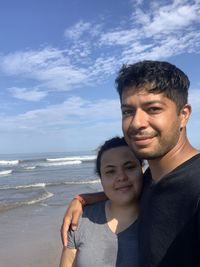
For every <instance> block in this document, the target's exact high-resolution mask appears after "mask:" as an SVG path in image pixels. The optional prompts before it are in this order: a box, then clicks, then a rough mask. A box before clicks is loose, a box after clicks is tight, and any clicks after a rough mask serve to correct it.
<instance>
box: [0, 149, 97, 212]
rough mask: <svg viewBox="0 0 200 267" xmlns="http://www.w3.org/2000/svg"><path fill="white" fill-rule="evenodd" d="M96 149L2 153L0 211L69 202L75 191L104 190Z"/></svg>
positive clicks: (0, 157)
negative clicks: (70, 151) (96, 163)
mask: <svg viewBox="0 0 200 267" xmlns="http://www.w3.org/2000/svg"><path fill="white" fill-rule="evenodd" d="M95 159H96V156H95V155H94V154H93V153H92V152H84V153H83V152H79V153H78V152H77V153H44V154H41V153H40V154H26V155H25V154H24V155H22V154H18V155H0V212H6V211H8V210H12V209H17V208H19V207H23V206H26V207H28V206H33V205H43V206H61V205H66V203H67V200H70V199H71V198H72V197H73V196H74V195H75V194H78V193H81V192H95V191H99V190H101V183H100V180H99V178H98V176H97V175H96V174H95Z"/></svg>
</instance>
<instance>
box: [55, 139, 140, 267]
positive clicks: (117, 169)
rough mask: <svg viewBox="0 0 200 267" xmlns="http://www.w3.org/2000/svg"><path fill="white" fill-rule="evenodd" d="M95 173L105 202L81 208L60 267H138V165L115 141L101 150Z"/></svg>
mask: <svg viewBox="0 0 200 267" xmlns="http://www.w3.org/2000/svg"><path fill="white" fill-rule="evenodd" d="M96 171H97V173H98V175H99V176H100V178H101V183H102V186H103V189H104V192H105V194H106V196H107V197H108V200H106V201H102V202H98V203H95V204H93V205H88V206H86V207H85V208H84V212H83V215H82V218H81V220H80V222H79V226H78V229H77V231H75V232H73V231H71V232H69V236H68V246H67V248H64V249H63V253H62V257H61V263H60V267H72V266H76V267H79V266H81V267H89V266H92V267H93V266H95V267H102V266H103V267H106V266H109V267H111V266H118V267H129V266H131V267H134V266H137V265H138V247H137V245H138V244H137V216H138V209H139V197H140V193H141V190H142V168H141V162H140V161H139V160H138V159H137V158H136V156H135V155H134V154H133V152H132V151H131V150H130V149H129V147H128V145H127V144H126V142H125V140H124V138H119V137H114V138H112V139H110V140H108V141H106V142H105V143H104V145H103V146H102V147H101V148H100V150H99V152H98V155H97V160H96Z"/></svg>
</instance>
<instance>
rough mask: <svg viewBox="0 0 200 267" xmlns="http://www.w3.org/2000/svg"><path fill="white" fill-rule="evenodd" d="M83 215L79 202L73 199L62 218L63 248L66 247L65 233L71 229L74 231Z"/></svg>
mask: <svg viewBox="0 0 200 267" xmlns="http://www.w3.org/2000/svg"><path fill="white" fill-rule="evenodd" d="M82 213H83V207H82V204H81V203H80V201H79V200H77V199H73V200H72V201H71V202H70V203H69V206H68V209H67V211H66V213H65V216H64V218H63V224H62V226H61V229H60V232H61V239H62V243H63V246H64V247H66V246H67V232H68V230H69V228H70V227H71V229H72V230H76V228H77V225H78V221H79V218H80V216H81V214H82Z"/></svg>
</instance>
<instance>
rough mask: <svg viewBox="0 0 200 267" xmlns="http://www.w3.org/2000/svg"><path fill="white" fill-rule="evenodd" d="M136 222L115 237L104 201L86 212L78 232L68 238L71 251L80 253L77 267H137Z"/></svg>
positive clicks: (89, 206) (86, 209)
mask: <svg viewBox="0 0 200 267" xmlns="http://www.w3.org/2000/svg"><path fill="white" fill-rule="evenodd" d="M137 228H138V227H137V221H136V222H134V223H133V224H132V225H130V226H129V227H128V228H127V229H125V230H124V231H122V232H120V233H119V234H114V233H113V232H112V231H111V230H110V228H109V226H108V225H107V221H106V214H105V201H103V202H98V203H95V204H94V205H88V206H86V207H85V208H84V212H83V215H82V217H81V219H80V221H79V226H78V229H77V231H75V232H73V231H70V232H69V234H68V247H69V248H75V249H77V261H76V267H114V266H117V267H137V266H138V229H137Z"/></svg>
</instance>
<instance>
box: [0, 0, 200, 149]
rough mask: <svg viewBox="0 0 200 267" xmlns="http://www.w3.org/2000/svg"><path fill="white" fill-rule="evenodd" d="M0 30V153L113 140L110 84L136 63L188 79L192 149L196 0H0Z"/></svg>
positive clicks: (117, 130)
mask: <svg viewBox="0 0 200 267" xmlns="http://www.w3.org/2000/svg"><path fill="white" fill-rule="evenodd" d="M0 32H1V42H0V148H1V153H27V152H31V153H32V152H63V151H78V150H90V149H95V148H96V147H97V146H98V145H99V144H101V143H102V141H103V140H105V139H107V138H110V137H112V136H113V135H121V134H122V132H121V114H120V105H119V99H118V95H117V93H116V91H115V86H114V79H115V76H116V73H117V71H118V70H119V68H120V66H121V65H122V64H123V63H134V62H136V61H138V60H142V59H154V60H166V61H169V62H171V63H173V64H176V65H177V66H178V67H179V68H181V69H182V70H183V71H185V72H186V73H187V75H188V76H189V78H190V81H191V87H190V98H189V102H190V103H191V104H192V106H193V113H192V116H191V119H190V122H189V124H188V135H189V138H190V141H191V143H192V144H193V145H194V146H197V147H200V141H199V132H198V129H199V128H200V120H199V118H198V117H199V114H200V105H199V104H200V74H199V73H200V71H199V70H200V67H199V63H200V1H199V0H196V1H186V0H175V1H158V0H157V1H143V0H136V1H133V0H123V1H122V0H101V1H94V0H84V1H82V0H73V1H72V0H71V1H70V0H68V1H66V0H40V1H39V0H29V1H27V0H18V1H14V0H6V1H2V2H1V8H0Z"/></svg>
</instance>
